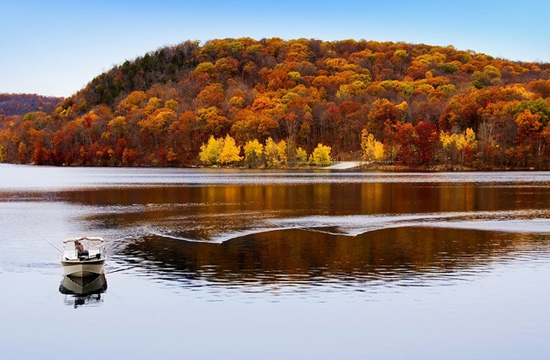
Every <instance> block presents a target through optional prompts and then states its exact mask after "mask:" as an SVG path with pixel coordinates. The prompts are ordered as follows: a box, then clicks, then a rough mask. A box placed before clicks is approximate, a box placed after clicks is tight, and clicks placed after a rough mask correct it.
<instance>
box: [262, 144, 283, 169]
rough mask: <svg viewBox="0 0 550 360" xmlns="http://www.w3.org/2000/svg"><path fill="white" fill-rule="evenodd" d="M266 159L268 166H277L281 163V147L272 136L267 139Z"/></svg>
mask: <svg viewBox="0 0 550 360" xmlns="http://www.w3.org/2000/svg"><path fill="white" fill-rule="evenodd" d="M264 149H265V150H264V151H265V160H266V163H267V166H268V167H277V166H279V165H280V164H281V163H280V161H279V149H278V147H277V143H276V142H275V141H273V139H272V138H267V140H266V141H265V148H264Z"/></svg>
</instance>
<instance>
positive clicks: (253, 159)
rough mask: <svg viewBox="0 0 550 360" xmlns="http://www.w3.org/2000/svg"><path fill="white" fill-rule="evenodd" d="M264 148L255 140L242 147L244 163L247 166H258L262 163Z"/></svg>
mask: <svg viewBox="0 0 550 360" xmlns="http://www.w3.org/2000/svg"><path fill="white" fill-rule="evenodd" d="M263 153H264V146H263V145H262V144H260V142H259V141H258V140H257V139H254V140H251V141H249V142H247V143H246V145H245V146H244V162H245V163H246V164H248V165H249V166H258V165H259V164H260V163H261V162H262V157H263Z"/></svg>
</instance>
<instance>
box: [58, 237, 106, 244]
mask: <svg viewBox="0 0 550 360" xmlns="http://www.w3.org/2000/svg"><path fill="white" fill-rule="evenodd" d="M75 241H89V242H101V243H103V242H105V239H103V238H102V237H99V236H83V237H78V238H70V239H65V240H63V244H67V243H71V242H73V243H74V242H75Z"/></svg>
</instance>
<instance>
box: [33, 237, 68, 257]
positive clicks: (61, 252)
mask: <svg viewBox="0 0 550 360" xmlns="http://www.w3.org/2000/svg"><path fill="white" fill-rule="evenodd" d="M33 232H34V231H33ZM35 235H37V236H38V237H39V238H40V239H42V240H44V241H45V242H47V243H48V244H50V246H51V247H53V248H54V249H55V250H57V251H59V253H60V254H63V251H61V250H59V248H58V247H57V246H55V245H54V244H52V243H51V242H49V241H48V240H47V239H46V238H44V237H43V236H42V235H40V234H37V233H35Z"/></svg>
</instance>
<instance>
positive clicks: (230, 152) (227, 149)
mask: <svg viewBox="0 0 550 360" xmlns="http://www.w3.org/2000/svg"><path fill="white" fill-rule="evenodd" d="M219 141H223V146H222V147H221V151H220V162H221V163H222V164H231V163H236V162H239V161H241V160H242V157H241V156H239V153H240V151H241V150H240V148H239V147H237V146H236V145H235V139H233V138H232V137H231V136H229V135H227V136H226V137H225V139H224V140H221V139H219V140H218V142H219Z"/></svg>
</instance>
